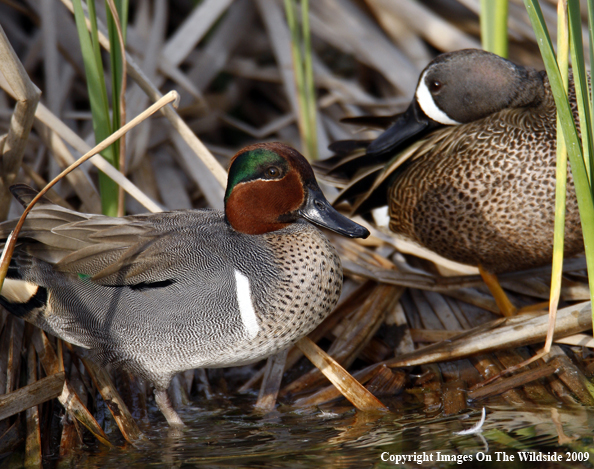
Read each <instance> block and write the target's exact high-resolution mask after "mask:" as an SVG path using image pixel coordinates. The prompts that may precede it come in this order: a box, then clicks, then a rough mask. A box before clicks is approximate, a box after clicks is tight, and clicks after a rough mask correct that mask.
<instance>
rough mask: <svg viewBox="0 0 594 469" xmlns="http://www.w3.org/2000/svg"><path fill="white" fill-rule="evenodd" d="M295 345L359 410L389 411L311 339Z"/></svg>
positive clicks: (305, 338) (304, 339)
mask: <svg viewBox="0 0 594 469" xmlns="http://www.w3.org/2000/svg"><path fill="white" fill-rule="evenodd" d="M295 345H296V346H297V347H298V348H299V350H301V351H302V352H303V355H305V356H306V357H307V358H308V359H309V360H310V361H311V362H312V363H313V364H314V365H315V366H316V367H317V368H319V370H320V371H321V372H322V373H324V375H325V376H326V377H327V378H328V379H329V380H330V382H331V383H332V384H333V385H334V386H336V388H337V389H338V390H339V391H340V392H341V393H342V395H343V396H344V397H346V398H347V399H348V400H349V401H350V402H351V403H352V404H353V405H354V406H355V407H356V408H357V409H358V410H362V411H366V412H373V411H387V410H388V408H387V407H386V406H385V405H384V404H382V403H381V402H380V401H379V399H378V398H377V397H375V396H374V395H373V394H371V393H370V392H369V391H368V390H367V389H365V388H364V387H363V385H362V384H361V383H359V381H357V380H356V379H355V378H353V377H352V376H351V375H350V374H349V373H348V372H347V371H346V370H345V369H344V368H343V367H342V366H340V365H339V364H338V363H337V362H336V360H334V359H333V358H332V357H331V356H330V355H328V354H327V353H326V352H324V351H323V350H322V349H321V348H320V347H318V346H317V345H316V344H315V342H313V341H312V340H311V339H310V338H308V337H303V338H302V339H300V340H299V341H298V342H297V343H296V344H295Z"/></svg>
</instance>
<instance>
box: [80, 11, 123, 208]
mask: <svg viewBox="0 0 594 469" xmlns="http://www.w3.org/2000/svg"><path fill="white" fill-rule="evenodd" d="M73 5H74V18H75V21H76V29H77V31H78V37H79V41H80V44H81V51H82V55H83V62H84V66H85V74H86V76H87V89H88V92H89V101H90V105H91V114H92V116H93V130H94V132H95V141H96V142H100V141H101V140H104V139H105V138H107V137H108V136H109V135H111V133H112V126H111V120H110V115H109V100H108V98H107V87H106V85H105V76H104V73H103V63H102V61H101V49H100V45H99V34H98V31H97V15H96V11H95V4H94V0H92V1H90V2H89V4H88V5H87V6H88V9H89V20H90V23H91V34H89V32H88V31H87V26H86V22H85V15H84V12H83V8H82V0H74V1H73ZM101 154H102V155H103V157H104V158H105V159H107V160H108V161H109V162H110V163H111V164H112V165H114V166H115V167H116V168H117V167H118V155H117V148H116V146H115V145H111V146H110V147H109V148H107V149H106V150H104V151H103V152H101ZM99 189H100V192H101V207H102V210H103V213H104V214H106V215H109V216H116V215H117V202H118V199H117V196H118V186H117V184H116V183H115V182H113V181H112V180H111V179H110V178H108V177H107V176H106V175H105V174H103V173H101V172H100V173H99Z"/></svg>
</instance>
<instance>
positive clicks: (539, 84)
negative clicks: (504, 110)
mask: <svg viewBox="0 0 594 469" xmlns="http://www.w3.org/2000/svg"><path fill="white" fill-rule="evenodd" d="M520 73H521V75H522V86H519V87H517V92H516V94H515V95H514V96H513V97H512V100H511V103H510V106H509V107H538V106H540V105H541V104H542V102H543V101H544V100H545V97H546V92H545V86H544V81H545V79H546V73H544V72H539V71H538V70H535V69H533V68H529V67H526V68H524V67H522V68H521V71H520Z"/></svg>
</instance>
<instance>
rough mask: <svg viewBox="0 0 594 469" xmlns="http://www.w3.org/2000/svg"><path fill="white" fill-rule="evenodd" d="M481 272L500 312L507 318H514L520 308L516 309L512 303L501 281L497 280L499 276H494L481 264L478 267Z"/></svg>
mask: <svg viewBox="0 0 594 469" xmlns="http://www.w3.org/2000/svg"><path fill="white" fill-rule="evenodd" d="M478 268H479V272H480V273H481V277H482V278H483V280H484V282H485V284H486V285H487V288H488V289H489V291H490V292H491V294H492V295H493V298H495V303H497V306H498V307H499V311H501V314H503V315H504V316H505V317H509V316H514V315H515V314H516V313H517V312H518V308H516V307H515V306H514V305H513V304H512V302H511V301H510V300H509V298H508V297H507V295H506V294H505V292H504V291H503V288H502V287H501V284H500V283H499V280H497V276H496V275H495V274H492V273H491V272H489V271H487V270H485V268H484V267H483V266H482V265H480V264H479V266H478Z"/></svg>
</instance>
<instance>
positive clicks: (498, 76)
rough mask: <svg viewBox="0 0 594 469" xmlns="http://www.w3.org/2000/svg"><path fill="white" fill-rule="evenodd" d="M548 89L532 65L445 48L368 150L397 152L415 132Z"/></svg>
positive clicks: (532, 100) (527, 100) (530, 99)
mask: <svg viewBox="0 0 594 469" xmlns="http://www.w3.org/2000/svg"><path fill="white" fill-rule="evenodd" d="M543 94H544V87H543V76H542V75H541V74H540V73H539V72H538V71H536V70H534V69H532V68H525V67H521V66H519V65H516V64H514V63H512V62H510V61H509V60H506V59H503V58H501V57H499V56H498V55H495V54H492V53H490V52H486V51H483V50H479V49H465V50H459V51H455V52H450V53H447V54H442V55H440V56H438V57H437V58H435V59H434V60H433V61H432V62H431V63H429V65H427V67H425V69H424V70H423V72H422V73H421V76H420V78H419V82H418V84H417V89H416V92H415V96H414V99H413V101H412V103H411V104H410V106H409V107H408V109H407V110H406V111H405V112H404V113H403V114H401V115H400V116H399V118H398V119H397V120H396V122H394V124H392V126H391V127H389V128H388V129H387V130H386V131H385V132H384V133H383V134H381V135H380V136H379V137H378V138H377V139H375V140H374V141H373V142H372V143H371V144H370V145H369V146H368V147H367V155H373V156H376V155H382V154H385V153H387V152H389V153H391V154H392V155H393V154H394V149H395V148H396V147H397V146H399V145H401V144H404V143H406V142H407V141H408V140H410V139H411V138H412V137H414V136H417V137H418V136H420V135H424V134H426V133H427V132H429V131H431V130H433V129H435V128H437V127H440V126H443V125H458V124H465V123H468V122H472V121H476V120H478V119H482V118H483V117H486V116H488V115H490V114H493V113H495V112H498V111H501V110H503V109H506V108H518V107H524V106H533V105H537V104H538V103H540V101H541V100H542V97H543Z"/></svg>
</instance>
